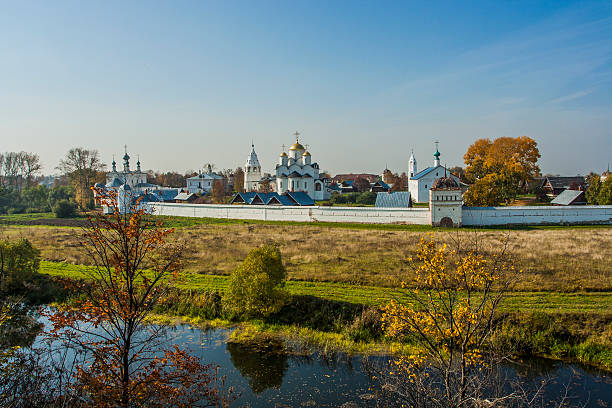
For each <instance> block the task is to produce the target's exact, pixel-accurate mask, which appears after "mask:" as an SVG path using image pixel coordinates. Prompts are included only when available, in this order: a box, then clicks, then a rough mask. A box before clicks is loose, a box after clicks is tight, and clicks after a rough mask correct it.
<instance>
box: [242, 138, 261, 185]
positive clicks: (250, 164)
mask: <svg viewBox="0 0 612 408" xmlns="http://www.w3.org/2000/svg"><path fill="white" fill-rule="evenodd" d="M259 180H261V166H260V165H259V160H258V159H257V153H255V145H254V144H251V153H250V154H249V156H248V157H247V159H246V163H245V164H244V191H257V186H258V183H259Z"/></svg>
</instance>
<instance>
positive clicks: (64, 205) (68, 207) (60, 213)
mask: <svg viewBox="0 0 612 408" xmlns="http://www.w3.org/2000/svg"><path fill="white" fill-rule="evenodd" d="M53 212H54V213H55V216H56V217H57V218H73V217H76V206H75V205H74V204H72V203H71V202H70V201H68V200H60V201H58V202H57V203H56V204H55V206H54V207H53Z"/></svg>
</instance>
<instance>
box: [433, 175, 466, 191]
mask: <svg viewBox="0 0 612 408" xmlns="http://www.w3.org/2000/svg"><path fill="white" fill-rule="evenodd" d="M432 188H433V189H457V188H460V187H459V183H457V181H456V180H455V179H453V178H452V177H447V176H444V177H440V178H439V179H436V181H434V183H433V186H432Z"/></svg>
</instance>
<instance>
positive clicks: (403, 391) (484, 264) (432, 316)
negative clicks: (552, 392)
mask: <svg viewBox="0 0 612 408" xmlns="http://www.w3.org/2000/svg"><path fill="white" fill-rule="evenodd" d="M505 247H506V246H505V245H504V246H503V248H502V249H501V250H500V252H499V253H497V254H496V255H495V256H493V257H491V258H486V257H485V256H484V255H483V254H482V253H480V252H479V250H478V246H477V244H476V245H474V246H473V247H472V248H473V249H472V250H468V251H465V250H462V249H461V243H460V241H457V249H456V250H455V251H451V250H449V249H448V248H447V246H446V244H443V245H440V244H437V243H436V242H434V241H432V240H425V239H423V238H422V239H421V241H420V243H419V245H418V247H417V254H416V259H414V260H410V261H411V264H412V265H413V267H414V272H415V276H416V277H415V280H414V283H412V282H409V281H404V282H402V288H401V289H399V290H398V293H397V297H396V299H394V300H392V301H391V302H390V303H389V304H388V305H387V306H386V307H385V309H384V312H383V316H382V320H383V325H384V330H385V332H386V334H387V335H388V336H390V337H391V338H392V339H393V341H396V342H397V341H408V342H410V343H411V345H412V347H411V351H408V352H404V353H399V354H398V355H397V356H396V357H394V358H392V359H391V361H390V362H389V368H387V369H386V370H382V371H381V373H380V375H381V377H380V379H381V380H382V382H383V392H386V393H390V394H392V396H393V399H395V400H396V401H397V405H402V406H410V407H466V408H467V407H481V406H498V405H496V404H498V403H499V404H500V405H499V406H503V404H504V403H508V404H509V403H510V402H511V401H510V400H508V401H506V400H505V399H504V398H503V397H500V396H499V395H495V394H494V392H495V386H496V385H498V384H496V383H495V382H493V377H492V376H491V372H490V370H492V371H494V370H495V368H496V365H495V362H496V361H497V360H496V359H495V357H496V356H495V353H494V350H493V348H492V347H490V346H491V336H492V333H493V329H494V324H493V323H494V318H495V315H496V310H497V308H498V306H499V304H500V301H501V299H502V298H503V295H504V292H505V291H506V290H507V288H508V285H509V283H510V279H509V276H511V275H512V274H513V272H514V266H513V263H512V262H511V261H510V260H509V259H508V258H507V257H506V255H505ZM412 284H413V285H414V286H413V287H415V288H414V289H409V286H412ZM496 397H498V398H496ZM504 397H507V396H504Z"/></svg>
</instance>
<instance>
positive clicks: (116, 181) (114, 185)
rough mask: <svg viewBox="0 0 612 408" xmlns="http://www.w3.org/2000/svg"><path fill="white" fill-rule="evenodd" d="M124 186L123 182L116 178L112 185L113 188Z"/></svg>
mask: <svg viewBox="0 0 612 408" xmlns="http://www.w3.org/2000/svg"><path fill="white" fill-rule="evenodd" d="M121 185H123V181H121V180H120V179H119V178H118V177H115V178H114V179H113V181H112V183H111V185H110V186H111V187H120V186H121Z"/></svg>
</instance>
